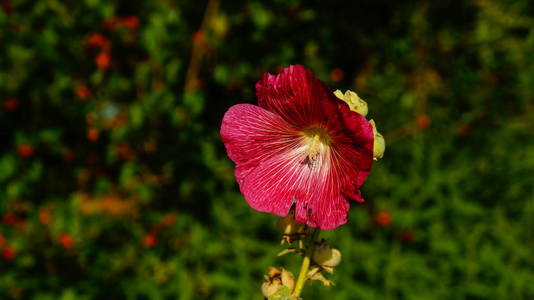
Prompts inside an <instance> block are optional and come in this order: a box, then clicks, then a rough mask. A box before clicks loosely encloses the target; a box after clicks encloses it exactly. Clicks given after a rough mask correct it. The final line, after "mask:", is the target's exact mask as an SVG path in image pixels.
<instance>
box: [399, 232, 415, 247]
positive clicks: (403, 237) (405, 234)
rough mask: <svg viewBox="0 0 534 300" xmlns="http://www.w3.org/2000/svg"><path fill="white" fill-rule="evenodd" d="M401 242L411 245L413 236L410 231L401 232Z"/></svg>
mask: <svg viewBox="0 0 534 300" xmlns="http://www.w3.org/2000/svg"><path fill="white" fill-rule="evenodd" d="M401 240H402V241H403V242H405V243H407V244H411V243H413V242H414V240H415V236H414V234H413V232H411V231H403V232H402V233H401Z"/></svg>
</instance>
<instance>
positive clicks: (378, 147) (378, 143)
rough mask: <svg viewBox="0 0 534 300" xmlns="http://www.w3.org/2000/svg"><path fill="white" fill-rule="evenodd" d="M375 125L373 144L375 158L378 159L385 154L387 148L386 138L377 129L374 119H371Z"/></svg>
mask: <svg viewBox="0 0 534 300" xmlns="http://www.w3.org/2000/svg"><path fill="white" fill-rule="evenodd" d="M369 123H371V125H372V126H373V134H374V136H375V139H374V146H373V159H374V160H378V159H381V158H382V157H383V156H384V151H385V150H386V140H384V137H383V136H382V135H381V134H380V133H379V132H378V130H376V124H375V121H374V120H371V121H369Z"/></svg>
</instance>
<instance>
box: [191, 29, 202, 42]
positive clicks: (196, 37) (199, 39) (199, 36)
mask: <svg viewBox="0 0 534 300" xmlns="http://www.w3.org/2000/svg"><path fill="white" fill-rule="evenodd" d="M204 39H205V36H204V31H202V30H199V31H197V32H195V33H194V34H193V44H195V45H202V44H204Z"/></svg>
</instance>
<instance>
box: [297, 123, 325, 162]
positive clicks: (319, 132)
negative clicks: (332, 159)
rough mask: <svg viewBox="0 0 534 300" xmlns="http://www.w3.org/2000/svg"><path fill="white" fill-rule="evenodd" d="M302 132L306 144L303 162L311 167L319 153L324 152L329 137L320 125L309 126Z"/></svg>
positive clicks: (316, 160)
mask: <svg viewBox="0 0 534 300" xmlns="http://www.w3.org/2000/svg"><path fill="white" fill-rule="evenodd" d="M302 134H303V135H304V144H305V146H306V150H305V158H304V160H303V162H302V163H303V164H306V165H308V167H310V168H313V167H315V166H316V165H317V162H318V160H319V158H320V155H319V154H321V153H325V152H326V150H327V149H328V145H329V144H330V141H331V138H330V135H329V134H328V132H327V131H326V129H325V128H322V127H310V128H307V129H305V130H304V131H303V132H302Z"/></svg>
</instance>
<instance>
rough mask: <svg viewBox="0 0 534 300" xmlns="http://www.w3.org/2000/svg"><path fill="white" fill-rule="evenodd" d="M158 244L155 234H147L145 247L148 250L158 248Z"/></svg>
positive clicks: (144, 242)
mask: <svg viewBox="0 0 534 300" xmlns="http://www.w3.org/2000/svg"><path fill="white" fill-rule="evenodd" d="M157 243H158V237H157V236H156V235H155V234H153V233H149V234H146V235H145V236H144V237H143V246H145V247H146V248H152V247H154V246H156V244H157Z"/></svg>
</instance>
